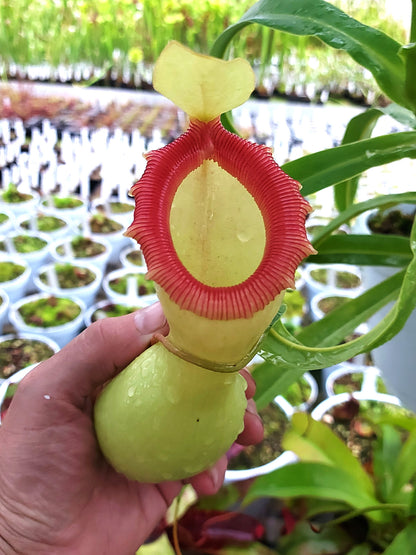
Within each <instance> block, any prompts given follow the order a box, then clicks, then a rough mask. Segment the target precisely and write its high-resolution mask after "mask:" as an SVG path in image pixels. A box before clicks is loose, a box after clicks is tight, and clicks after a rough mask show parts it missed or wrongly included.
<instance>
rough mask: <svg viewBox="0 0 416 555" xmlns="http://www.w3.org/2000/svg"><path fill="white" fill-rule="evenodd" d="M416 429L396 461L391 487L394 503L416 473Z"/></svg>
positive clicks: (391, 499)
mask: <svg viewBox="0 0 416 555" xmlns="http://www.w3.org/2000/svg"><path fill="white" fill-rule="evenodd" d="M415 461H416V429H415V430H413V431H412V432H411V433H410V434H409V436H408V438H407V439H406V441H405V442H404V444H403V446H402V449H401V451H400V453H399V456H398V457H397V459H396V461H395V466H394V472H393V484H392V486H391V494H390V495H391V498H390V499H389V501H391V502H394V501H395V500H396V498H397V496H398V495H399V494H400V490H401V489H402V487H403V486H404V485H405V484H407V483H408V482H409V481H410V480H411V478H412V477H413V476H414V475H415V473H416V468H415Z"/></svg>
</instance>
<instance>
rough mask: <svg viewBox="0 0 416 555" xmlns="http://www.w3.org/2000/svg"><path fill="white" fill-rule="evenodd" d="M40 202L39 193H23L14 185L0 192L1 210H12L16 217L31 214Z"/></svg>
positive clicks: (11, 184)
mask: <svg viewBox="0 0 416 555" xmlns="http://www.w3.org/2000/svg"><path fill="white" fill-rule="evenodd" d="M38 202H39V195H38V193H36V192H35V191H31V192H30V193H28V192H24V191H21V190H20V189H19V188H18V187H17V185H15V184H14V183H10V184H9V185H8V187H7V188H5V189H3V190H2V191H1V192H0V210H3V209H6V210H10V212H12V213H13V214H14V215H15V216H19V215H21V214H31V213H32V212H33V210H35V209H36V206H37V204H38Z"/></svg>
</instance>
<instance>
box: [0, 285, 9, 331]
mask: <svg viewBox="0 0 416 555" xmlns="http://www.w3.org/2000/svg"><path fill="white" fill-rule="evenodd" d="M0 298H1V301H2V302H1V304H0V334H1V333H3V327H4V326H5V324H6V323H7V322H8V319H9V306H10V300H9V296H8V294H7V293H6V291H4V290H3V289H2V288H1V287H0Z"/></svg>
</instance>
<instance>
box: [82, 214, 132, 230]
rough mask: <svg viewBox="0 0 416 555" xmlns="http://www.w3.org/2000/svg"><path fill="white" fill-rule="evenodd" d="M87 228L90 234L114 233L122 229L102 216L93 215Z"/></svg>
mask: <svg viewBox="0 0 416 555" xmlns="http://www.w3.org/2000/svg"><path fill="white" fill-rule="evenodd" d="M89 226H90V229H91V232H92V233H116V232H117V231H121V230H122V229H124V227H123V226H122V225H121V224H120V223H118V222H116V221H115V220H112V219H111V218H108V217H107V216H105V215H104V214H94V215H93V216H91V218H90V220H89Z"/></svg>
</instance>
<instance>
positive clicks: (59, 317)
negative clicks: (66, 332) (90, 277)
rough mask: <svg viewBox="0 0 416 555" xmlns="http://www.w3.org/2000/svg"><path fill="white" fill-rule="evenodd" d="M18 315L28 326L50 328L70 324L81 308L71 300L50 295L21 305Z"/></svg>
mask: <svg viewBox="0 0 416 555" xmlns="http://www.w3.org/2000/svg"><path fill="white" fill-rule="evenodd" d="M19 313H20V315H21V317H22V318H23V321H24V322H25V323H26V324H27V325H28V326H35V327H42V328H50V327H53V326H62V325H63V324H67V323H68V322H71V321H72V320H74V319H75V318H76V317H77V316H79V314H80V313H81V308H80V306H79V305H78V304H77V303H75V302H74V301H72V300H71V299H65V298H58V297H54V296H53V295H50V296H49V297H44V298H41V299H37V300H34V301H29V302H27V303H25V304H23V305H22V306H20V308H19Z"/></svg>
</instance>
